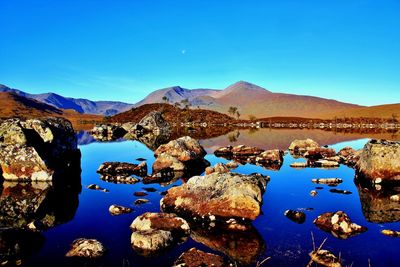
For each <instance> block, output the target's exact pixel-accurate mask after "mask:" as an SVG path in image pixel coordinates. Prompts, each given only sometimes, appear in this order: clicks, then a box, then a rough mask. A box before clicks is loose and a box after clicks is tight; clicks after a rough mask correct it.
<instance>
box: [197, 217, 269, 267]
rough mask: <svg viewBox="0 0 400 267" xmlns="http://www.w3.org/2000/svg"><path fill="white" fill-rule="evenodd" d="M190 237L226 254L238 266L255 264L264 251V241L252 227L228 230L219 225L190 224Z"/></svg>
mask: <svg viewBox="0 0 400 267" xmlns="http://www.w3.org/2000/svg"><path fill="white" fill-rule="evenodd" d="M191 230H192V231H191V234H190V237H191V238H192V239H193V240H194V241H195V242H197V243H201V244H203V245H205V246H207V247H209V248H211V249H212V250H214V251H219V252H221V253H223V254H225V255H227V256H228V257H229V258H230V259H231V260H232V261H235V262H237V265H238V266H252V265H253V264H254V265H255V263H256V260H257V259H258V258H259V256H260V255H261V254H262V253H263V252H264V251H265V247H266V245H265V243H264V240H263V238H262V236H261V235H260V233H258V232H257V230H256V229H255V228H254V227H249V228H248V229H247V230H246V231H237V230H229V229H226V228H220V227H217V226H216V227H211V228H207V227H204V226H200V225H198V226H197V227H196V224H194V225H192V229H191Z"/></svg>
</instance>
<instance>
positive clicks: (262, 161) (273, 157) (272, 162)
mask: <svg viewBox="0 0 400 267" xmlns="http://www.w3.org/2000/svg"><path fill="white" fill-rule="evenodd" d="M283 155H284V152H283V151H282V150H279V149H271V150H266V151H263V152H261V153H260V154H259V155H257V156H255V157H254V162H255V163H256V164H258V165H261V166H263V167H265V168H267V169H272V170H279V169H280V168H281V166H282V164H283ZM248 161H249V162H251V163H252V162H253V158H249V160H248Z"/></svg>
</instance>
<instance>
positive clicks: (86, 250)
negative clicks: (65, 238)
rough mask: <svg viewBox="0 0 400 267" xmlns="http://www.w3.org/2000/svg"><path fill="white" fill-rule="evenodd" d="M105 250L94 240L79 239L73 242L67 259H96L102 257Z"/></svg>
mask: <svg viewBox="0 0 400 267" xmlns="http://www.w3.org/2000/svg"><path fill="white" fill-rule="evenodd" d="M105 251H106V249H105V247H104V246H103V244H102V243H100V242H99V241H97V240H96V239H85V238H79V239H76V240H74V242H72V245H71V249H70V251H68V252H67V254H66V255H65V256H67V257H85V258H98V257H101V256H103V255H104V253H105Z"/></svg>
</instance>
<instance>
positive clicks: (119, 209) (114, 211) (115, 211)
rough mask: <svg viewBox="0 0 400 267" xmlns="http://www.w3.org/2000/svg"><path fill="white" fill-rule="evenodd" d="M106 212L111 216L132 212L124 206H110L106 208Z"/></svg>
mask: <svg viewBox="0 0 400 267" xmlns="http://www.w3.org/2000/svg"><path fill="white" fill-rule="evenodd" d="M108 211H109V212H110V214H111V215H121V214H126V213H131V212H132V211H133V210H132V209H131V208H128V207H124V206H119V205H111V206H110V207H109V208H108Z"/></svg>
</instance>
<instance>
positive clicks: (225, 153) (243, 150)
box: [214, 145, 264, 158]
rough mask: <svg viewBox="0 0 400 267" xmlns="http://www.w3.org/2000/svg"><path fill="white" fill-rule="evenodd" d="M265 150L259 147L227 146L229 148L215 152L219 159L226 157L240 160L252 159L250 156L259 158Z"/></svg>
mask: <svg viewBox="0 0 400 267" xmlns="http://www.w3.org/2000/svg"><path fill="white" fill-rule="evenodd" d="M263 151H264V150H263V149H261V148H258V147H252V146H245V145H238V146H235V147H233V146H227V147H220V148H218V149H217V150H215V151H214V154H215V155H216V156H217V157H224V158H232V157H236V158H240V157H245V158H247V157H250V156H257V155H259V154H260V153H262V152H263Z"/></svg>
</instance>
